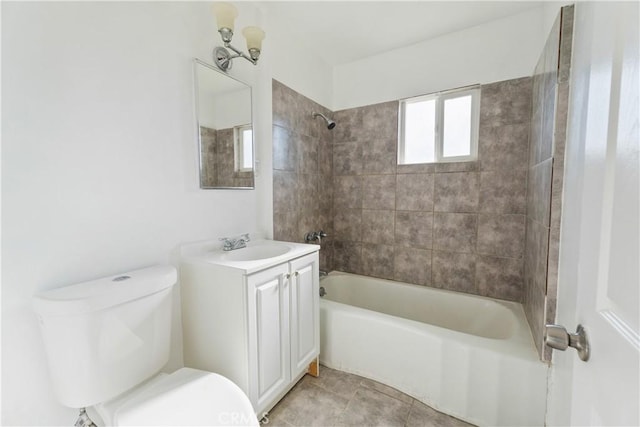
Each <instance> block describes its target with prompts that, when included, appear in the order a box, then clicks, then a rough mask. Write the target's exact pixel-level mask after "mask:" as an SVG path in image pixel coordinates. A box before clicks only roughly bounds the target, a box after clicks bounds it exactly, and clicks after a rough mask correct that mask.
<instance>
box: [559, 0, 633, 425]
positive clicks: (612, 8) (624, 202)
mask: <svg viewBox="0 0 640 427" xmlns="http://www.w3.org/2000/svg"><path fill="white" fill-rule="evenodd" d="M638 16H639V8H638V3H637V2H628V3H607V2H593V3H591V2H578V3H577V4H576V15H575V33H574V45H573V63H572V70H571V74H572V77H571V96H570V103H569V119H568V120H569V126H568V134H567V152H566V156H565V159H566V167H565V178H564V182H565V188H564V203H563V217H562V231H561V237H560V266H559V283H558V291H559V294H558V315H557V322H558V323H559V324H562V325H564V326H565V327H566V328H567V329H568V330H569V329H570V330H571V331H570V332H573V331H574V330H575V328H576V326H577V325H578V324H582V325H583V326H584V327H585V328H586V331H587V334H588V338H589V341H590V346H591V357H590V359H589V361H588V362H586V363H585V362H582V361H580V360H579V359H578V357H577V354H576V352H575V351H574V350H573V349H568V350H567V351H565V352H560V351H554V354H553V363H552V367H551V375H550V378H549V396H548V410H547V424H548V425H563V426H565V425H580V426H583V425H634V426H637V425H639V424H640V416H639V413H638V412H639V409H638V408H639V403H638V402H639V397H640V396H639V394H638V381H639V378H640V372H639V365H640V358H639V354H640V339H639V335H638V332H639V325H638V323H639V321H638V317H639V300H638V289H639V280H640V279H639V273H638V269H639V267H638V264H639V256H640V253H639V250H638V245H639V243H638V240H639V236H638V235H639V232H640V231H639V226H638V222H639V218H640V216H639V215H640V212H639V209H638V205H639V200H638V199H639V197H638V193H639V184H638V179H639V176H638V169H639V166H638V159H639V158H638V145H639V141H638V140H639V135H638V133H639V127H638V115H639V108H638V97H639V90H640V86H639V84H638V80H639V75H640V68H639V65H638V52H639V51H638V49H639V44H638V34H639V28H638Z"/></svg>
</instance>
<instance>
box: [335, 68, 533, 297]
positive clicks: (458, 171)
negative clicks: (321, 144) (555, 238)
mask: <svg viewBox="0 0 640 427" xmlns="http://www.w3.org/2000/svg"><path fill="white" fill-rule="evenodd" d="M531 84H532V83H531V78H528V77H527V78H521V79H515V80H509V81H504V82H498V83H494V84H489V85H484V86H483V87H482V88H481V89H482V90H481V106H480V133H479V142H478V145H479V148H478V151H479V153H478V160H477V161H475V162H465V163H441V164H427V165H397V161H396V158H397V139H398V128H397V126H398V102H387V103H383V104H376V105H371V106H366V107H358V108H352V109H348V110H342V111H338V112H336V113H334V120H335V121H336V122H337V126H336V128H335V130H334V132H335V133H334V135H333V136H334V146H333V186H334V187H333V196H334V204H333V212H334V217H333V220H334V224H333V225H334V235H335V236H334V242H333V251H334V254H333V255H334V269H336V270H341V271H347V272H353V273H358V274H364V275H367V276H375V277H381V278H386V279H395V280H400V281H403V282H408V283H414V284H419V285H426V286H432V287H437V288H443V289H448V290H454V291H462V292H467V293H472V294H480V295H486V296H491V297H496V298H501V299H508V300H513V301H522V297H523V270H524V260H523V256H524V242H525V214H526V183H527V165H528V144H529V121H530V106H531Z"/></svg>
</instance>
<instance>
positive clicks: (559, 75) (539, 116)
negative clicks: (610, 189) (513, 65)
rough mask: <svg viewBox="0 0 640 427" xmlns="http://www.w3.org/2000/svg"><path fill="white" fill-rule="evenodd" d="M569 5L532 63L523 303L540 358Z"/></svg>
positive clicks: (557, 196)
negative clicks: (531, 112)
mask: <svg viewBox="0 0 640 427" xmlns="http://www.w3.org/2000/svg"><path fill="white" fill-rule="evenodd" d="M573 11H574V8H573V6H567V7H563V8H562V9H561V13H560V15H559V16H558V17H557V19H556V20H555V22H554V24H553V28H552V29H551V32H550V34H549V37H548V38H547V41H546V43H545V47H544V50H543V53H542V54H541V56H540V58H539V60H538V64H537V65H536V67H535V72H534V76H533V80H534V90H533V99H532V111H533V114H532V126H531V141H532V147H531V149H530V161H529V182H528V187H527V223H526V243H525V267H524V293H523V295H524V308H525V313H526V315H527V320H528V322H529V325H530V326H531V329H532V332H533V335H534V341H535V343H536V347H537V349H538V351H539V353H540V355H541V358H542V359H543V360H550V352H549V351H548V350H546V349H545V348H544V346H543V345H542V329H543V326H544V324H545V323H552V322H553V320H554V317H555V305H556V294H557V276H558V256H559V247H558V246H559V243H558V242H559V238H560V233H559V230H560V229H559V226H560V217H561V212H562V186H563V175H564V149H565V143H566V131H567V113H568V95H569V93H568V91H569V88H568V83H567V82H568V81H569V78H570V66H571V55H572V53H571V44H572V32H573Z"/></svg>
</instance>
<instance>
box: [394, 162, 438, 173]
mask: <svg viewBox="0 0 640 427" xmlns="http://www.w3.org/2000/svg"><path fill="white" fill-rule="evenodd" d="M435 171H436V164H435V163H420V164H415V165H398V166H397V169H396V172H397V173H398V174H408V173H409V174H411V173H433V172H435Z"/></svg>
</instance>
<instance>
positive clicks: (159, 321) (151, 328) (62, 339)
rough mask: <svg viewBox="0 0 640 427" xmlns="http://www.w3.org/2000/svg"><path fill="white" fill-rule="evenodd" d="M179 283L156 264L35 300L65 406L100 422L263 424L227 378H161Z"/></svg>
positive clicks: (186, 372) (198, 374) (180, 374)
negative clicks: (175, 288)
mask: <svg viewBox="0 0 640 427" xmlns="http://www.w3.org/2000/svg"><path fill="white" fill-rule="evenodd" d="M176 278H177V274H176V270H175V268H174V267H171V266H155V267H150V268H145V269H142V270H136V271H132V272H129V273H125V274H122V275H120V276H117V277H108V278H103V279H98V280H93V281H90V282H85V283H80V284H77V285H73V286H67V287H63V288H59V289H54V290H51V291H48V292H43V293H40V294H38V295H36V296H35V297H34V309H35V311H36V313H37V314H38V319H39V321H40V326H41V329H42V335H43V338H44V343H45V349H46V353H47V359H48V362H49V370H50V372H51V377H52V380H53V387H54V390H55V393H56V395H57V397H58V400H59V401H60V402H61V403H62V404H63V405H65V406H68V407H72V408H89V407H92V410H91V418H92V420H93V421H95V422H96V423H98V424H99V425H116V426H126V425H131V426H133V425H135V426H143V425H153V426H169V425H172V426H190V425H208V426H216V425H243V426H257V425H258V420H257V417H256V415H255V412H254V410H253V407H252V406H251V402H250V401H249V399H248V398H247V396H246V395H245V394H244V393H243V392H242V390H241V389H240V388H239V387H238V386H237V385H235V384H234V383H233V382H231V381H230V380H228V379H227V378H225V377H223V376H221V375H218V374H215V373H211V372H205V371H200V370H196V369H190V368H182V369H178V370H177V371H175V372H173V373H172V374H164V373H159V372H160V369H161V368H162V367H163V366H164V365H165V364H166V363H167V361H168V359H169V347H170V336H171V306H172V302H171V290H172V287H173V285H174V284H175V283H176ZM94 412H95V413H97V415H98V416H99V418H101V419H93V418H94V417H95V415H94Z"/></svg>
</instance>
